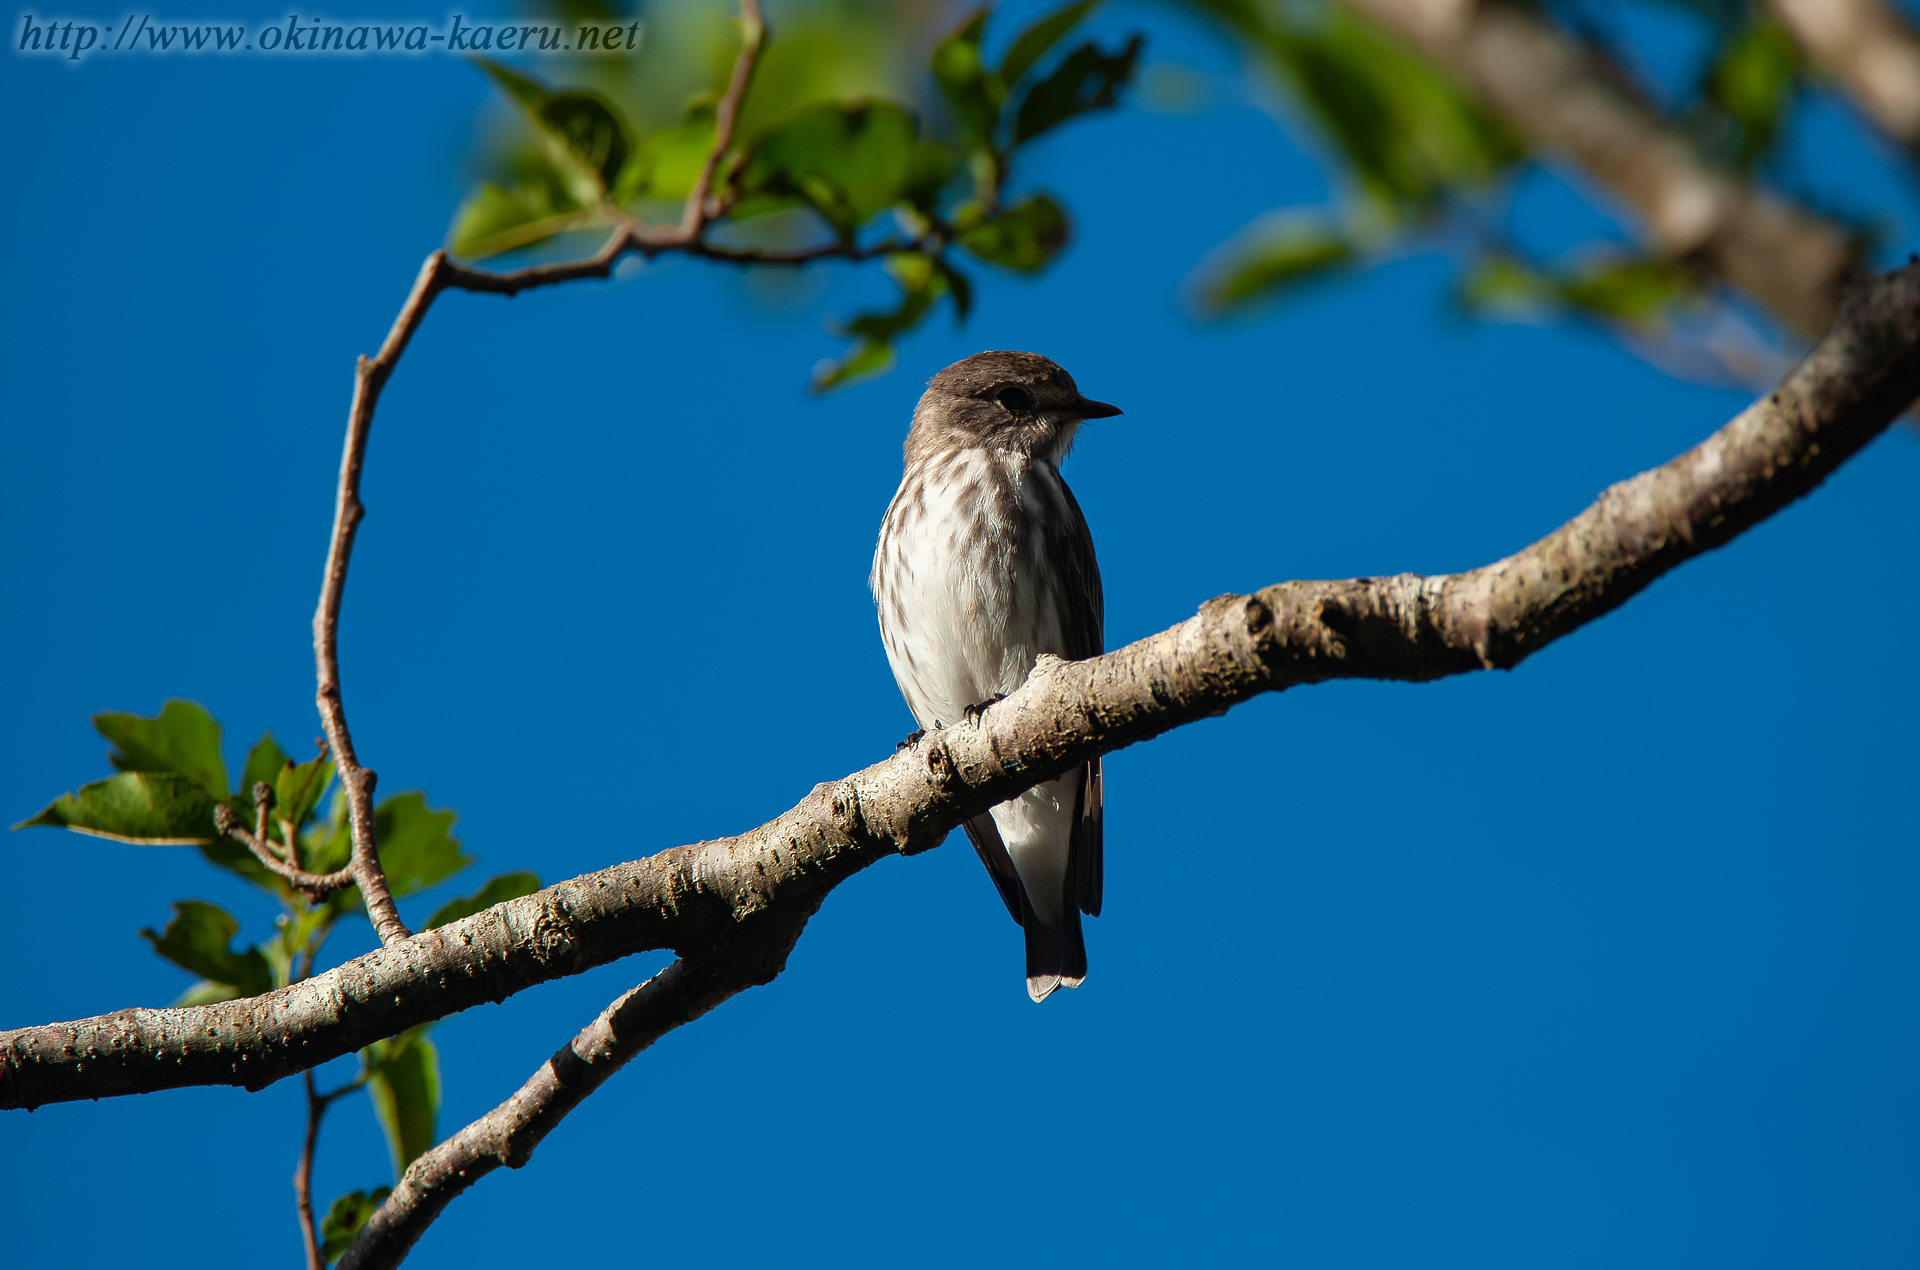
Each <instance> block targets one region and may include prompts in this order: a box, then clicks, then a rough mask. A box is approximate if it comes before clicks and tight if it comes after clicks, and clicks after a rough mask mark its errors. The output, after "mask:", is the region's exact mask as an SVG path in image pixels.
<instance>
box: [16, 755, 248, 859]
mask: <svg viewBox="0 0 1920 1270" xmlns="http://www.w3.org/2000/svg"><path fill="white" fill-rule="evenodd" d="M219 801H226V802H228V803H229V804H230V805H236V804H235V800H234V799H232V797H231V796H229V797H227V798H226V799H224V800H218V799H215V798H214V797H213V796H211V795H210V794H208V793H207V791H206V789H205V788H204V787H203V786H202V785H201V783H200V782H199V781H198V780H195V779H194V778H192V777H190V776H182V775H180V774H178V773H176V772H122V773H120V774H119V775H118V776H109V777H108V778H107V779H105V780H103V781H94V782H92V783H91V784H88V785H82V786H81V787H80V788H79V789H77V790H75V791H74V792H73V793H71V794H62V795H61V796H60V797H58V798H56V799H54V800H53V801H52V802H51V803H49V804H47V806H46V807H45V808H43V809H42V810H41V811H40V812H39V814H37V815H35V816H32V817H30V818H28V819H26V820H23V821H21V822H20V823H19V824H17V825H15V826H14V828H15V829H25V828H28V827H29V826H32V825H53V826H56V827H58V828H62V829H72V830H74V831H75V832H77V833H85V834H92V835H93V836H94V837H96V838H111V839H113V840H114V841H115V842H137V843H143V844H146V845H148V846H169V845H171V846H192V845H196V844H199V843H207V842H213V841H214V840H215V837H216V832H217V831H216V830H215V829H214V826H213V809H214V806H215V804H216V802H219ZM235 845H236V846H238V844H235ZM239 849H240V851H241V852H242V853H244V852H245V851H246V848H245V847H240V848H239Z"/></svg>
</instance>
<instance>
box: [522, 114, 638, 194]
mask: <svg viewBox="0 0 1920 1270" xmlns="http://www.w3.org/2000/svg"><path fill="white" fill-rule="evenodd" d="M540 122H542V123H544V124H545V125H546V126H547V127H548V128H550V129H552V130H553V131H554V132H556V133H558V134H559V135H560V137H561V139H562V140H564V141H565V142H566V145H567V148H568V149H569V150H571V151H572V152H573V155H574V157H575V158H577V159H579V160H580V161H581V162H582V163H584V164H586V165H587V166H588V167H589V168H592V169H593V170H594V171H595V172H597V173H598V174H599V176H600V184H601V186H602V188H605V189H609V190H610V189H612V188H613V186H614V183H615V181H616V180H617V179H618V177H619V175H620V169H622V168H623V167H625V166H626V164H627V155H628V154H629V153H630V152H631V151H632V149H633V145H632V143H631V142H629V141H628V140H627V126H626V124H624V123H622V122H621V121H620V116H619V113H618V112H616V111H615V110H614V108H613V106H612V104H611V103H609V102H608V101H607V100H606V98H604V97H602V96H600V95H599V94H598V93H586V92H564V93H555V94H553V96H551V97H549V98H548V99H547V101H546V103H545V104H544V105H542V106H541V107H540Z"/></svg>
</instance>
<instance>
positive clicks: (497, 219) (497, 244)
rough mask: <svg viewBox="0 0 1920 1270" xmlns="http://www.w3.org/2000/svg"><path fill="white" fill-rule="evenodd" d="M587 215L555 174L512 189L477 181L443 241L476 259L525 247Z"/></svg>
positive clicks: (568, 226) (588, 214)
mask: <svg viewBox="0 0 1920 1270" xmlns="http://www.w3.org/2000/svg"><path fill="white" fill-rule="evenodd" d="M589 217H590V213H588V212H587V211H585V210H584V209H582V208H581V206H580V204H579V203H578V202H576V201H575V200H574V198H573V195H572V194H571V193H570V192H569V191H568V190H567V188H566V186H565V184H564V183H563V182H562V181H561V180H560V179H559V178H558V177H557V176H555V177H553V179H551V180H546V181H539V180H535V181H528V182H523V183H520V184H516V185H514V186H513V187H512V188H507V187H504V186H499V185H495V184H494V183H493V182H491V181H482V182H481V183H480V188H479V189H477V190H475V191H474V192H473V194H472V195H471V196H469V197H468V199H467V201H466V202H465V203H462V204H461V205H460V210H459V211H458V212H457V213H455V215H454V218H453V233H452V234H451V235H450V236H449V239H448V243H447V245H448V247H450V248H451V249H452V250H453V253H454V254H455V255H457V256H465V257H467V258H468V259H470V260H480V259H484V258H485V257H487V256H497V255H499V254H500V253H501V252H503V251H516V250H518V249H519V248H521V247H531V246H532V245H533V244H535V243H537V242H542V241H544V240H546V239H548V238H551V237H553V236H554V235H555V234H558V233H563V232H564V231H566V230H569V229H572V228H574V227H575V226H578V225H582V224H585V223H586V222H587V221H588V219H589Z"/></svg>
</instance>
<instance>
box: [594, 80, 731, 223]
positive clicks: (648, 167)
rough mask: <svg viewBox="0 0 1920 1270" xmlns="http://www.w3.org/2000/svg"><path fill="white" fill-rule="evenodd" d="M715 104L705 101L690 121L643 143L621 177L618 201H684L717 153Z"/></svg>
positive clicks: (654, 135)
mask: <svg viewBox="0 0 1920 1270" xmlns="http://www.w3.org/2000/svg"><path fill="white" fill-rule="evenodd" d="M713 139H714V117H713V103H712V102H710V101H703V102H700V103H697V104H696V106H695V108H694V109H693V110H691V111H689V112H688V115H687V118H686V120H685V121H684V122H683V123H681V124H679V125H677V126H675V127H672V128H668V129H666V130H664V131H662V132H656V133H654V134H653V135H652V136H650V137H648V138H647V139H646V140H645V141H642V142H641V143H640V149H639V152H638V153H637V154H635V155H634V159H633V162H632V164H630V165H629V166H628V168H627V171H626V173H625V174H624V175H623V176H622V177H621V181H620V188H619V189H618V190H617V191H616V192H615V197H616V198H617V199H618V200H619V201H621V202H625V201H626V200H627V199H630V198H636V197H639V196H640V195H643V194H644V195H646V196H647V197H649V198H663V199H684V198H685V197H686V196H687V195H689V194H691V193H692V192H693V183H694V182H695V181H697V180H699V179H700V169H701V168H702V167H703V166H704V165H705V164H706V161H707V154H708V153H709V152H710V151H711V150H712V149H713Z"/></svg>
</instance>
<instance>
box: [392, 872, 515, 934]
mask: <svg viewBox="0 0 1920 1270" xmlns="http://www.w3.org/2000/svg"><path fill="white" fill-rule="evenodd" d="M539 889H540V878H539V875H537V874H533V873H502V874H499V875H497V876H495V877H491V878H488V879H487V884H486V885H485V886H483V887H481V888H480V889H479V890H477V891H475V892H474V893H473V894H472V895H462V896H460V897H458V898H456V899H451V900H448V901H447V902H446V903H445V904H442V905H441V906H440V907H439V908H437V909H435V910H433V916H432V917H429V918H428V919H427V924H426V925H425V926H424V927H422V928H421V929H423V930H432V929H433V928H434V927H436V926H445V925H447V924H448V923H449V922H457V921H459V920H460V919H461V918H463V917H472V916H473V915H474V914H475V913H479V912H484V911H485V910H487V909H490V908H492V907H493V906H494V905H495V904H502V903H505V902H506V901H507V900H517V899H519V898H520V897H521V896H522V895H532V894H533V893H534V892H535V891H537V890H539Z"/></svg>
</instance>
